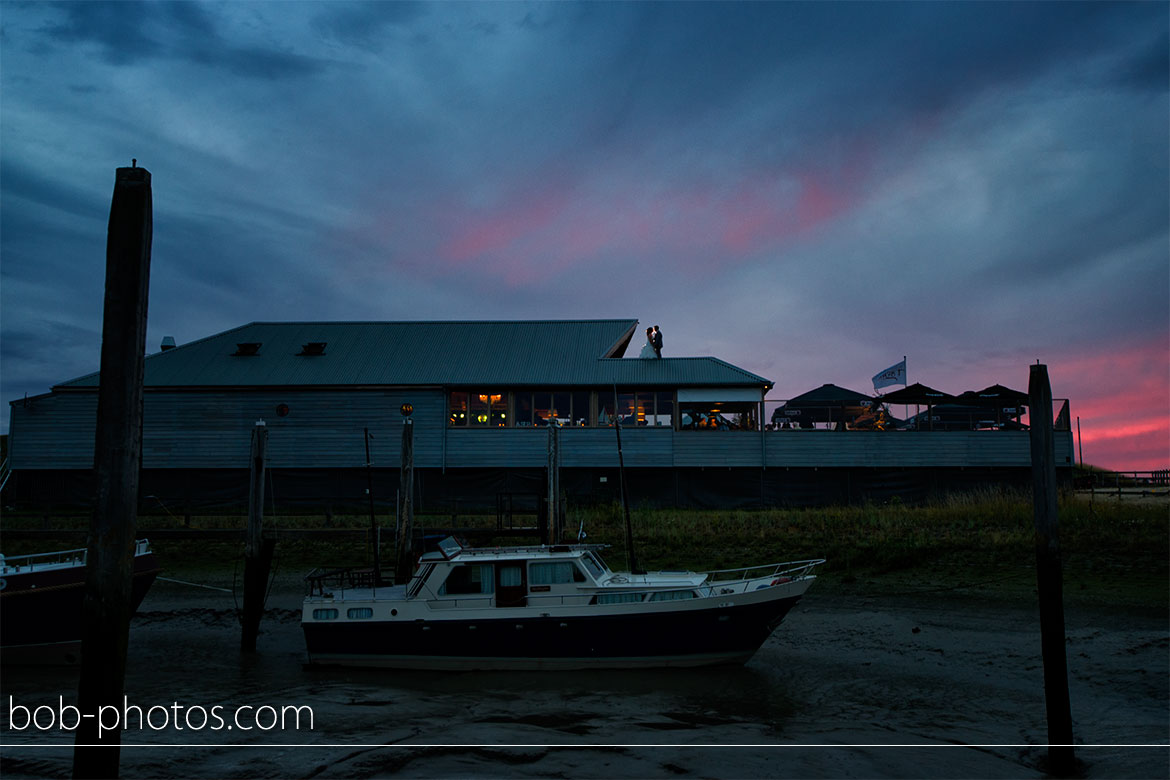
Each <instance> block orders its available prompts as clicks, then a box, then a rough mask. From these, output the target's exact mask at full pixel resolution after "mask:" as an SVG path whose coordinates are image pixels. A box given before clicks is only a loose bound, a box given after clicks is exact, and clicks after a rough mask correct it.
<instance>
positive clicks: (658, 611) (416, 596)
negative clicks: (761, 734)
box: [301, 537, 824, 670]
mask: <svg viewBox="0 0 1170 780" xmlns="http://www.w3.org/2000/svg"><path fill="white" fill-rule="evenodd" d="M604 547H605V545H592V544H590V545H585V544H580V545H552V546H547V545H545V546H539V547H494V548H467V547H464V546H463V545H462V544H460V543H459V542H458V541H457V540H456V539H454V538H452V537H448V538H447V539H445V540H443V541H442V542H440V543H439V544H438V546H437V548H436V549H434V550H430V551H428V552H426V553H424V554H423V555H422V556H421V557H420V558H419V561H418V567H417V569H416V571H415V573H414V576H413V577H412V578H411V580H410V582H408V583H406V584H403V585H391V586H380V587H379V586H376V585H375V584H374V583H373V582H372V577H370V576H368V574H369V573H368V572H366V575H367V576H364V577H363V576H359V575H357V574H355V572H353V571H350V570H336V571H321V570H316V571H314V572H312V573H311V574H310V575H309V576H308V577H306V581H307V582H308V583H309V594H308V596H306V598H305V600H304V606H303V613H302V617H301V625H302V628H303V629H304V632H305V643H306V646H307V649H308V655H309V662H310V663H311V664H339V665H350V666H377V667H389V668H405V669H454V670H470V669H580V668H637V667H658V666H705V665H711V664H724V663H743V662H745V661H747V660H748V659H749V658H750V657H751V656H752V654H754V653H755V652H756V650H757V649H758V648H759V647H760V645H761V644H763V642H764V640H765V639H767V638H768V637H769V636H770V635H771V633H772V631H773V630H775V628H776V627H777V626H778V625H779V624H780V621H781V620H783V619H784V616H785V615H786V614H787V613H788V611H789V610H790V609H792V607H793V606H794V605H795V604H796V602H797V601H799V600H800V597H801V596H802V595H804V593H805V591H807V590H808V588H809V586H810V585H812V583H813V580H815V579H816V577H815V576H814V575H813V574H812V573H811V572H812V569H813V568H814V567H816V566H817V565H819V564H821V563H824V560H823V559H816V560H806V561H791V562H787V563H774V564H768V565H765V566H755V567H748V568H743V569H729V570H721V571H709V572H690V571H658V572H647V573H629V572H614V571H611V570H610V568H609V567H608V566H606V564H605V562H604V561H603V560H602V558H601V556H600V550H601V549H603V548H604Z"/></svg>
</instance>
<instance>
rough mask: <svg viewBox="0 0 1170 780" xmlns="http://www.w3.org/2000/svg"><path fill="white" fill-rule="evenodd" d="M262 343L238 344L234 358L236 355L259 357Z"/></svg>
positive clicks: (233, 354)
mask: <svg viewBox="0 0 1170 780" xmlns="http://www.w3.org/2000/svg"><path fill="white" fill-rule="evenodd" d="M262 343H263V342H260V341H245V342H242V343H240V344H236V351H235V352H233V353H232V356H233V357H234V356H236V355H241V356H245V357H250V356H252V355H259V354H260V345H261V344H262Z"/></svg>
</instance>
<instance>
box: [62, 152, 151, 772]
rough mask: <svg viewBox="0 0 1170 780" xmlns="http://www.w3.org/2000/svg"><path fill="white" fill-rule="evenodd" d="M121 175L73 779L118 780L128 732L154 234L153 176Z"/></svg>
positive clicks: (136, 171) (132, 171)
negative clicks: (118, 717)
mask: <svg viewBox="0 0 1170 780" xmlns="http://www.w3.org/2000/svg"><path fill="white" fill-rule="evenodd" d="M136 163H137V161H135V165H133V166H132V167H130V168H118V170H117V172H116V173H115V176H114V195H113V200H112V202H111V204H110V222H109V227H108V231H107V239H106V289H105V309H104V314H103V320H102V354H101V370H100V374H99V377H100V378H99V382H98V408H97V428H96V432H95V439H94V473H95V476H96V477H97V496H96V501H95V507H94V513H93V518H92V519H91V521H90V531H89V543H88V550H87V553H86V555H87V558H86V583H85V600H84V604H83V607H82V615H81V668H80V670H79V679H78V686H77V707H78V710H79V712H80V713H81V714H80V716H79V718H78V726H77V730H76V733H75V736H74V746H75V747H74V751H73V776H74V777H77V778H90V777H117V776H118V761H119V754H120V746H121V744H122V730H121V729H120V728H116V729H102V728H101V721H100V719H99V717H98V713H99V711H104V710H102V709H101V708H104V707H119V708H120V707H121V706H122V696H123V694H124V690H125V681H126V651H127V647H128V645H129V641H130V605H131V593H132V590H133V573H134V547H135V544H134V541H135V540H134V535H135V529H136V526H137V521H138V475H139V469H140V466H141V465H142V464H141V459H142V379H143V371H144V368H143V357H144V356H145V354H146V304H147V294H148V291H149V287H150V247H151V239H152V233H153V227H154V221H153V220H154V216H153V204H152V201H153V196H152V192H151V183H150V172H149V171H147V170H146V169H145V168H139V167H137V164H136Z"/></svg>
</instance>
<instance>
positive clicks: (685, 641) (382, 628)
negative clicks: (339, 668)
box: [303, 595, 800, 670]
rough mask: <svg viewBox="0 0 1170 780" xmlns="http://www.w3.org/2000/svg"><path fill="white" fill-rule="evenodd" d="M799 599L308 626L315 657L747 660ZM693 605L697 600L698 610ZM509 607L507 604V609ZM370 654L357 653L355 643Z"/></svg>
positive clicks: (559, 665)
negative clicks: (656, 608)
mask: <svg viewBox="0 0 1170 780" xmlns="http://www.w3.org/2000/svg"><path fill="white" fill-rule="evenodd" d="M799 600H800V595H792V596H787V597H782V598H775V599H768V600H762V601H757V602H755V603H748V604H728V603H727V602H723V603H722V604H718V605H712V606H710V607H703V606H698V605H695V608H676V609H669V610H662V611H658V612H646V611H645V610H638V611H635V610H630V611H626V612H612V613H606V614H575V615H567V614H564V615H557V614H551V613H543V614H539V615H535V616H534V615H523V614H507V615H503V614H501V615H500V616H498V617H497V616H494V615H492V614H490V611H485V612H488V614H484V615H483V616H475V617H464V618H460V619H427V620H402V621H392V620H379V621H372V620H371V621H350V622H344V623H304V624H303V628H304V632H305V642H306V646H307V648H308V652H309V661H310V663H312V664H322V665H346V666H372V667H384V668H400V669H441V670H474V669H585V668H646V667H672V666H674V667H694V666H710V665H716V664H732V663H744V662H745V661H747V660H748V659H749V658H751V656H752V655H753V654H754V653H755V652H756V650H757V649H759V647H760V645H761V644H763V642H764V640H766V639H767V638H768V636H769V635H770V634H771V633H772V631H773V630H774V629H775V628H776V627H777V626H778V625H779V624H780V622H781V621H782V620H783V619H784V616H785V615H787V614H788V612H789V610H791V609H792V607H793V606H794V605H795V604H796V603H797V601H799ZM690 606H691V605H688V607H690ZM502 611H503V612H508V610H502ZM358 648H360V649H361V652H355V649H358Z"/></svg>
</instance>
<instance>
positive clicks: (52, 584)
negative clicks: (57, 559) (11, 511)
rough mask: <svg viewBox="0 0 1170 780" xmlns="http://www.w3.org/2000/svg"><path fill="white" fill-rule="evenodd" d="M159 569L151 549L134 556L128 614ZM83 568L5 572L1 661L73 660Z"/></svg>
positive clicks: (1, 598) (1, 601)
mask: <svg viewBox="0 0 1170 780" xmlns="http://www.w3.org/2000/svg"><path fill="white" fill-rule="evenodd" d="M160 571H161V569H160V568H159V566H158V562H157V560H156V559H155V556H154V553H145V554H142V555H137V556H135V558H134V574H133V580H132V586H131V605H130V611H131V614H133V613H134V612H136V611H137V610H138V607H139V605H140V604H141V603H142V600H143V599H144V598H145V597H146V593H147V591H148V590H150V586H151V585H152V584H153V583H154V580H155V577H157V576H158V574H159V572H160ZM85 577H86V567H85V565H84V564H83V563H81V564H78V565H76V566H70V567H66V568H57V569H50V570H44V571H40V570H33V571H29V572H19V573H15V574H13V573H7V574H5V576H4V581H5V582H4V588H3V589H2V590H0V660H2V661H3V663H5V664H25V663H42V664H44V663H73V662H76V660H77V655H78V651H79V650H80V645H81V625H82V608H83V606H84V602H85Z"/></svg>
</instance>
